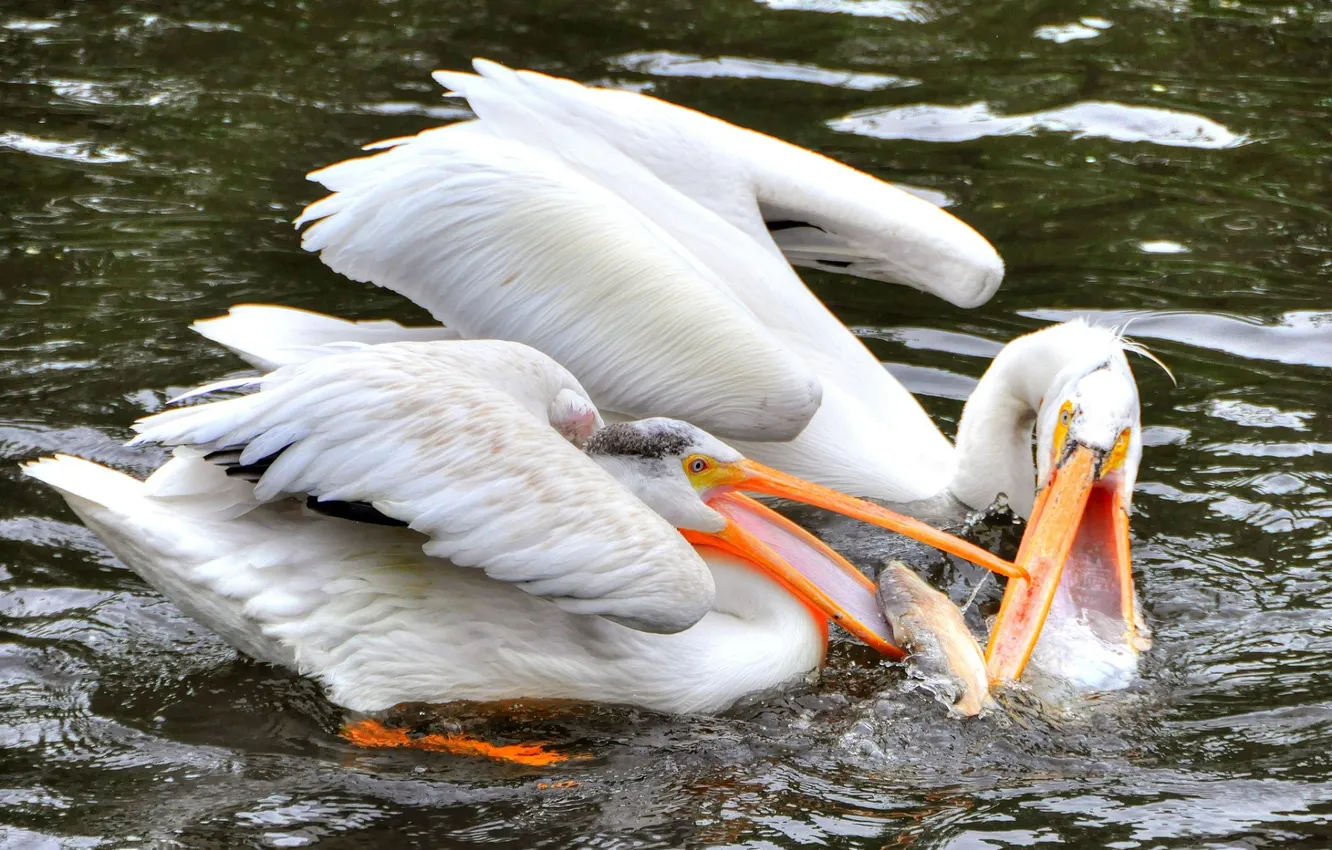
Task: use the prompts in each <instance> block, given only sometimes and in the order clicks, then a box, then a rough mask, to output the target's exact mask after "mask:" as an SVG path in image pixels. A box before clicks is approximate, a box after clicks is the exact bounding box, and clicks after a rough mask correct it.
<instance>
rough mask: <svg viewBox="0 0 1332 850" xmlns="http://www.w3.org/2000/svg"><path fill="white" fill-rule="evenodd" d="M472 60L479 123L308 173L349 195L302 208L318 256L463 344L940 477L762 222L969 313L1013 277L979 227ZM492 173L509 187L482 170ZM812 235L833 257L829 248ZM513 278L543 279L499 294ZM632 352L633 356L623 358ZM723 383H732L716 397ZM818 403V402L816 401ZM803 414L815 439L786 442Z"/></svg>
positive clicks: (821, 474) (879, 485)
mask: <svg viewBox="0 0 1332 850" xmlns="http://www.w3.org/2000/svg"><path fill="white" fill-rule="evenodd" d="M477 70H478V71H479V72H480V73H479V75H471V74H459V73H440V74H437V75H436V76H437V78H438V79H440V80H441V81H442V82H444V83H446V84H447V85H449V86H450V87H452V88H453V89H455V90H457V91H459V92H460V93H462V94H464V95H466V97H467V98H468V101H469V103H470V104H471V105H472V106H473V108H474V109H475V110H476V111H477V113H478V115H479V116H480V118H479V120H477V121H472V122H466V123H463V124H457V125H452V126H449V127H444V128H439V129H435V130H429V131H426V132H424V133H421V134H419V135H417V136H415V137H411V138H407V139H393V140H388V141H386V142H382V143H378V144H376V145H373V146H371V147H372V148H374V149H376V150H380V151H381V152H379V153H376V154H375V155H373V156H370V157H366V158H362V159H355V160H349V161H347V162H343V163H339V164H337V165H334V166H330V167H328V168H325V169H323V170H321V171H318V172H315V173H314V174H313V175H311V176H312V178H313V179H315V180H318V181H319V182H321V183H323V184H324V185H325V186H326V187H327V188H329V189H330V190H331V191H333V192H334V194H332V195H330V196H329V197H328V198H325V199H324V200H322V201H319V202H317V203H315V204H312V205H311V206H310V207H309V208H308V209H307V211H306V212H305V214H304V215H302V216H301V218H300V219H298V224H301V223H308V222H311V221H315V222H316V223H315V224H314V225H313V226H312V227H310V228H309V229H308V230H307V231H306V237H305V246H306V247H307V248H308V249H310V250H316V251H320V252H321V256H322V258H323V259H324V261H325V262H326V263H328V264H329V265H330V266H331V267H332V268H334V269H335V270H337V271H339V272H342V273H344V274H347V275H348V276H350V277H353V278H355V279H357V280H369V281H373V282H375V283H378V284H381V285H384V286H388V287H389V288H392V289H394V290H395V291H398V292H402V293H404V294H406V295H408V296H409V297H411V298H413V299H414V300H416V301H417V302H418V303H421V304H423V305H424V306H426V307H427V308H428V309H430V310H431V311H432V312H433V313H434V314H435V315H436V316H437V317H439V318H441V319H442V320H444V321H445V323H446V324H448V325H449V326H450V328H452V329H454V330H457V331H459V332H460V333H462V335H463V336H468V337H473V336H501V337H505V338H512V339H519V340H521V341H523V342H526V343H528V344H531V345H533V346H535V347H537V348H540V349H541V350H543V351H546V352H547V353H549V354H551V355H552V356H553V357H555V358H556V359H557V360H558V361H560V362H561V363H563V364H564V365H565V366H566V367H568V368H569V369H570V370H571V371H573V372H574V374H576V375H578V376H579V378H580V380H582V381H583V383H584V385H585V386H587V387H588V389H589V391H590V392H591V393H592V396H593V398H594V399H596V401H597V402H598V404H599V405H600V406H601V407H602V408H603V409H604V410H607V411H614V412H617V413H621V414H624V415H627V416H631V417H642V416H650V415H668V416H673V417H679V418H683V419H687V420H689V421H691V422H695V423H697V424H699V425H700V426H702V427H704V428H707V429H708V430H710V431H713V432H715V433H717V434H718V435H720V436H722V437H725V438H727V439H730V440H732V441H742V443H741V445H739V446H738V447H739V448H741V449H742V450H743V451H744V452H745V453H746V454H748V455H751V456H753V457H756V458H758V459H760V460H763V461H765V462H767V463H770V464H772V465H774V466H778V467H780V468H783V469H786V470H788V471H790V472H793V473H795V474H797V475H800V476H802V477H805V478H808V479H810V480H814V481H819V482H820V483H824V484H827V485H829V486H833V487H838V488H840V489H844V490H847V491H848V492H853V493H856V494H859V495H867V496H874V497H877V498H881V499H885V500H889V501H894V502H910V501H914V500H917V499H922V498H926V497H928V496H930V495H933V494H935V493H937V492H939V491H940V490H941V489H942V488H943V487H944V486H945V485H946V484H947V482H948V480H949V478H950V476H951V473H952V464H951V452H950V448H949V446H948V443H947V440H945V439H944V437H943V436H942V435H941V434H940V433H939V432H938V430H937V429H936V428H935V427H934V426H933V424H932V423H931V422H930V420H929V418H928V417H927V416H926V414H925V412H924V410H923V409H922V408H921V407H920V405H919V403H918V402H917V401H916V400H915V399H914V398H912V396H911V395H910V394H909V393H908V392H906V390H905V389H904V388H903V387H902V386H901V385H900V384H899V383H898V382H897V381H896V380H895V379H893V378H892V376H891V375H889V374H888V373H887V372H886V371H885V370H884V369H883V367H882V364H880V363H879V362H878V361H877V360H876V359H875V358H874V357H873V356H872V355H871V354H870V353H869V352H868V350H866V349H865V347H864V346H863V345H862V344H861V343H860V341H859V340H857V339H856V338H855V336H854V335H852V334H851V333H850V331H848V330H847V329H846V328H845V327H844V326H843V325H842V324H841V323H840V322H839V321H838V320H837V319H836V317H835V316H833V315H832V313H830V312H829V311H828V310H827V308H826V307H824V306H823V305H822V304H821V303H820V302H819V301H818V299H817V298H815V297H814V296H813V294H812V293H810V292H809V290H808V289H807V288H806V287H805V286H804V284H803V283H802V282H801V281H800V279H799V277H797V276H796V274H795V272H794V271H793V270H792V269H791V267H790V266H789V265H788V264H787V262H786V261H785V259H784V258H783V255H782V253H781V252H780V251H779V250H778V244H777V243H775V242H774V241H773V238H772V236H770V235H769V229H768V228H769V226H771V227H772V228H773V229H774V232H775V235H776V236H777V239H778V242H780V243H781V244H782V245H783V246H785V247H786V248H787V249H788V256H789V257H790V258H792V259H794V260H796V261H798V262H804V263H805V264H808V265H816V266H818V267H820V268H826V269H831V270H837V271H844V272H848V273H851V274H858V275H861V276H866V277H875V278H878V279H883V280H893V281H896V282H903V283H907V284H909V285H912V286H916V287H918V288H922V289H926V290H927V291H934V292H936V293H938V294H941V295H943V296H944V297H947V298H950V299H951V300H954V301H955V302H958V303H966V304H973V303H979V302H980V301H983V300H985V299H987V298H989V296H990V295H991V294H992V293H993V291H994V289H995V287H997V286H998V284H999V281H1000V280H1001V279H1002V263H1001V262H1000V261H999V259H998V256H997V255H996V254H995V253H994V250H993V248H991V247H990V246H989V245H988V243H986V242H985V240H984V239H982V238H981V237H980V236H979V235H977V234H976V233H975V231H973V230H971V228H969V227H967V226H966V225H965V224H963V223H962V222H960V221H958V220H957V219H955V218H953V217H952V216H950V215H948V214H947V213H945V212H943V211H941V210H939V209H937V208H935V207H933V206H931V205H930V204H928V203H926V202H924V201H921V200H919V199H918V198H915V197H913V196H911V195H909V194H907V193H904V192H901V191H900V190H898V189H895V188H894V187H891V186H889V185H887V184H885V183H883V182H881V181H878V180H875V179H874V178H871V177H869V176H868V175H865V174H862V173H860V172H857V171H855V170H854V169H850V168H848V167H846V166H844V165H841V164H839V163H835V162H833V161H831V160H828V159H826V158H824V157H821V156H818V155H817V154H814V153H811V152H809V151H805V150H802V149H799V148H796V147H794V146H791V145H788V144H786V143H784V142H781V141H778V140H776V139H772V138H769V137H767V136H763V135H762V134H758V133H754V132H752V131H749V130H744V129H742V128H739V127H735V126H733V125H730V124H727V123H725V122H722V121H719V120H717V119H714V118H711V117H709V116H705V115H701V114H699V113H696V112H693V111H692V110H688V109H684V108H682V107H678V106H674V105H671V104H667V103H664V102H662V101H658V100H655V99H653V98H647V97H644V96H641V95H636V94H630V93H626V92H614V91H604V90H599V89H589V88H585V87H583V86H580V85H578V84H576V83H573V82H571V81H568V80H558V79H554V78H550V77H546V76H543V75H540V74H533V73H529V72H513V71H510V70H509V69H506V68H503V67H501V66H498V65H495V64H494V63H488V62H483V61H478V62H477ZM384 148H387V150H383V149H384ZM490 180H493V181H494V182H496V183H497V184H502V189H501V190H499V192H498V194H496V193H495V192H493V191H492V190H490V189H489V188H485V189H482V188H480V186H481V185H482V183H478V182H477V181H483V182H484V181H490ZM484 185H485V186H487V187H488V186H489V183H488V182H485V183H484ZM481 193H484V196H483V198H482V199H481V200H478V195H479V194H481ZM589 205H590V207H591V213H588V214H586V215H585V213H587V212H588V208H589ZM604 213H609V215H603V214H604ZM816 244H817V245H820V246H822V248H821V250H823V253H822V254H821V255H820V257H821V258H822V260H824V261H826V262H815V261H814V260H813V259H812V258H813V257H814V254H811V253H810V251H812V250H813V247H812V246H814V245H816ZM792 246H795V247H792ZM630 257H631V258H632V259H630ZM667 268H669V269H673V270H675V272H674V273H671V274H669V275H666V274H664V273H663V274H660V275H659V274H657V273H656V272H655V271H653V272H649V271H648V270H660V269H667ZM681 269H685V270H684V271H681ZM515 275H516V277H514V276H515ZM510 278H513V279H514V280H516V281H518V282H519V283H525V282H528V281H533V280H535V281H544V282H546V285H544V286H540V287H537V288H536V291H535V292H532V291H529V290H528V289H527V288H525V286H511V285H510V284H504V285H503V286H500V284H502V283H504V281H507V280H510ZM658 284H659V286H658ZM720 301H725V302H729V303H728V304H726V305H725V306H719V302H720ZM709 329H715V332H711V331H710V330H709ZM719 338H724V340H725V341H724V342H717V340H718V339H719ZM774 342H775V343H776V344H777V346H778V349H779V351H778V352H774V350H773V348H772V343H774ZM626 343H630V344H631V350H630V351H628V352H627V353H628V355H629V356H628V357H624V356H617V355H619V354H621V353H623V352H622V349H623V347H624V345H625V344H626ZM612 352H613V353H612ZM607 354H609V355H610V356H606V355H607ZM611 363H613V364H614V365H613V366H611V365H610V364H611ZM793 363H794V364H796V365H794V366H793V365H792V364H793ZM782 369H785V370H788V371H786V372H785V376H786V380H787V381H788V382H789V383H787V384H785V385H783V384H782V383H781V380H782V379H781V377H780V375H781V374H782V373H781V371H780V370H782ZM807 379H814V380H816V383H815V384H814V385H813V387H814V389H813V390H812V393H813V394H812V396H807V395H804V393H805V392H806V391H807V390H808V389H809V387H808V386H807V385H806V384H804V383H803V382H804V381H805V380H807ZM719 383H726V384H728V385H729V386H731V388H732V389H731V397H730V398H728V400H727V403H726V404H725V405H724V406H722V407H718V406H717V399H718V395H717V394H716V393H715V392H714V389H715V387H716V385H717V384H719ZM736 387H740V388H742V389H743V391H742V392H741V393H740V394H738V395H737V394H736V393H735V388H736ZM775 388H780V390H778V389H775ZM760 396H767V398H766V399H764V398H760ZM774 397H779V398H780V399H781V400H782V404H781V406H777V407H774V404H773V398H774ZM802 398H813V399H815V403H816V404H817V400H818V399H819V398H821V400H822V405H821V407H819V409H818V412H817V413H814V412H813V409H812V408H801V407H800V406H799V401H800V400H801V399H802ZM742 407H743V409H741V408H742ZM801 413H804V414H806V415H805V418H803V419H801V418H800V414H801ZM778 415H780V417H781V418H782V423H783V424H781V425H778V424H777V423H774V422H773V421H772V417H774V416H778ZM809 415H812V416H813V424H811V425H810V426H809V430H808V433H807V434H801V435H800V436H799V437H796V439H794V440H790V437H792V436H793V435H794V433H795V432H796V431H798V430H799V429H800V428H803V427H805V425H806V423H808V422H809V421H810V419H809ZM792 425H795V427H794V428H792V427H791V426H792ZM903 442H905V443H908V444H909V445H910V446H911V447H912V451H909V452H904V451H900V450H898V449H899V447H900V445H901V444H902V443H903Z"/></svg>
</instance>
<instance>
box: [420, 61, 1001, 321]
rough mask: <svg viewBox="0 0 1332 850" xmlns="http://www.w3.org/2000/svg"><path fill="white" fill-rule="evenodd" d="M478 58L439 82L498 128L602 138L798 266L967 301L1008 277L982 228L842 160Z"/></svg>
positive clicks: (975, 301)
mask: <svg viewBox="0 0 1332 850" xmlns="http://www.w3.org/2000/svg"><path fill="white" fill-rule="evenodd" d="M473 64H474V67H475V69H476V71H477V74H476V75H472V74H465V73H459V72H447V71H439V72H436V73H435V79H436V80H437V81H438V82H439V83H440V84H441V85H444V86H445V87H447V88H449V89H451V90H453V91H455V92H457V93H459V94H461V95H463V96H464V97H466V98H467V101H468V105H469V106H471V107H472V109H473V110H474V111H475V112H476V113H477V114H478V115H479V116H481V119H482V121H483V122H485V123H493V124H495V125H497V126H499V127H501V129H500V130H499V135H501V136H503V137H506V138H515V137H516V136H514V135H512V134H514V133H515V132H521V131H525V130H527V129H530V128H532V127H537V126H540V127H542V128H543V130H547V131H549V132H551V133H563V132H566V131H572V132H573V133H576V134H578V135H581V136H584V137H593V136H595V137H598V138H601V139H603V140H605V142H606V143H607V144H609V145H611V146H613V147H615V148H618V149H619V150H620V151H622V152H623V153H624V154H626V155H627V156H628V158H629V159H631V160H633V161H635V162H638V163H640V164H642V165H643V166H645V167H646V168H648V169H649V170H651V171H652V173H654V174H655V175H656V176H657V177H658V178H660V179H661V180H662V181H663V182H664V183H666V184H668V185H670V186H673V187H674V188H676V189H678V190H679V191H681V192H683V193H684V194H685V195H687V196H688V197H690V198H692V199H693V200H694V201H696V202H697V203H699V204H701V205H703V206H705V207H707V208H708V209H710V210H712V211H713V212H715V213H716V214H717V215H719V216H720V217H721V218H723V219H725V220H727V221H729V222H730V223H732V224H733V225H735V226H736V227H738V228H740V229H741V230H742V231H744V232H745V233H746V234H747V235H748V236H749V237H750V238H751V239H752V240H754V241H755V242H757V243H759V244H762V245H767V246H770V250H774V251H775V250H778V249H780V250H782V251H783V252H784V253H785V254H786V257H787V259H788V260H790V261H791V262H792V263H794V264H796V265H808V266H812V267H815V268H822V269H825V270H830V271H844V272H846V273H848V274H855V275H859V276H861V277H869V278H874V279H879V280H887V281H891V282H896V283H904V284H907V285H909V286H912V287H915V288H918V289H922V290H924V291H927V292H932V293H934V294H936V295H938V296H940V297H942V298H945V299H947V300H949V301H951V302H953V303H954V304H958V305H959V306H966V307H974V306H977V305H979V304H982V303H984V302H985V301H986V300H988V299H989V298H990V297H991V296H992V295H993V294H994V292H995V290H996V289H997V288H998V286H999V284H1000V282H1001V281H1002V279H1003V262H1002V261H1001V260H1000V259H999V255H998V254H997V253H996V252H995V250H994V248H993V247H992V246H991V245H990V244H989V243H988V242H987V241H985V239H984V238H983V237H981V236H980V235H979V234H978V233H976V231H974V230H972V229H971V228H970V227H968V226H967V225H966V224H964V223H962V222H961V221H959V220H958V219H957V218H955V217H953V216H951V215H949V214H948V213H946V212H944V211H943V210H941V209H939V208H938V207H935V206H934V205H933V204H930V203H929V202H927V201H924V200H921V199H920V198H917V197H915V196H913V195H910V194H909V193H907V192H903V191H902V190H900V189H897V188H896V187H894V186H891V185H889V184H887V183H884V182H883V181H881V180H877V179H875V178H873V177H871V176H869V175H868V174H865V173H863V172H860V171H857V170H855V169H853V168H850V167H848V166H846V165H843V164H842V163H839V162H836V161H834V160H831V159H828V158H827V157H824V156H820V155H819V154H816V153H813V152H811V151H808V150H805V149H803V148H799V147H796V146H795V145H791V144H788V143H787V142H783V141H781V140H779V139H774V138H772V137H771V136H766V135H764V134H762V133H757V132H754V131H752V130H747V129H745V128H742V127H737V126H735V125H734V124H729V123H727V122H725V121H722V120H720V119H717V118H714V117H712V116H709V115H704V114H702V113H700V112H695V111H694V110H691V109H687V108H685V107H682V106H677V105H675V104H671V103H667V102H665V101H661V100H657V99H656V98H653V97H649V96H647V95H643V94H638V93H635V92H627V91H618V90H610V89H598V88H589V87H586V86H582V85H579V84H578V83H575V82H573V81H571V80H562V79H557V78H554V77H548V76H545V75H544V74H538V73H535V72H532V71H513V70H510V69H508V68H505V67H504V66H502V65H499V64H497V63H495V62H490V61H487V60H484V59H478V60H476V61H475V62H474V63H473ZM556 128H558V129H556ZM561 153H562V155H565V156H569V155H571V153H572V152H571V150H570V149H569V148H564V149H562V150H561ZM588 158H589V160H590V158H591V157H590V156H589V157H588ZM776 221H786V222H805V223H808V224H810V225H813V226H814V227H799V228H788V229H785V230H780V231H777V233H776V236H777V240H776V243H775V244H774V242H773V239H772V237H771V236H770V235H769V231H768V225H767V222H776ZM820 259H833V260H837V261H841V262H851V263H852V266H850V267H847V268H844V269H838V268H836V267H831V266H828V265H826V264H822V263H820V262H819V260H820Z"/></svg>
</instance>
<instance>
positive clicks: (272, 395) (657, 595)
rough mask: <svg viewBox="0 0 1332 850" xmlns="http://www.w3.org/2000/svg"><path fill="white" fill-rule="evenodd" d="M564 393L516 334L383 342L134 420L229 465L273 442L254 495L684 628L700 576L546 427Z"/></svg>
mask: <svg viewBox="0 0 1332 850" xmlns="http://www.w3.org/2000/svg"><path fill="white" fill-rule="evenodd" d="M562 393H565V394H567V393H573V394H576V395H577V396H580V397H582V398H583V399H586V396H585V395H583V389H582V387H581V386H579V384H578V382H577V381H576V380H574V378H573V376H571V375H570V374H569V373H568V372H566V371H565V370H564V369H562V368H561V367H560V366H559V365H558V364H556V363H555V362H554V361H552V360H550V358H548V357H546V356H545V355H542V354H540V353H539V352H536V351H534V350H532V349H530V348H527V347H526V346H522V345H517V344H513V343H506V342H499V341H492V340H469V341H457V342H432V343H390V344H384V345H378V346H370V347H363V348H361V349H360V350H357V351H353V352H350V353H335V354H330V355H328V356H326V357H322V358H317V359H313V360H310V361H308V362H306V363H303V364H300V365H297V366H291V367H285V368H282V369H279V370H278V371H276V372H273V373H271V374H269V375H266V376H264V377H263V378H262V379H260V383H259V391H258V392H255V393H252V394H249V395H244V396H241V397H239V398H233V399H228V400H225V401H217V402H212V403H210V404H203V405H197V406H194V407H186V408H182V409H177V410H169V411H167V412H165V413H159V414H157V415H155V416H152V417H149V418H148V419H145V420H143V421H141V422H139V423H138V424H137V425H136V426H135V430H137V431H138V432H139V436H138V437H137V438H136V442H140V441H150V442H156V443H163V444H166V445H173V446H175V445H188V446H193V447H197V448H205V449H210V450H222V449H229V448H240V449H242V450H241V452H240V456H239V463H240V464H242V465H253V464H256V463H258V462H259V461H262V460H264V459H265V458H268V457H269V456H271V455H275V454H276V455H277V456H276V457H275V458H274V459H273V460H272V461H271V465H270V466H269V467H268V468H267V470H266V471H264V472H263V475H262V477H261V478H260V479H259V481H258V483H257V484H256V486H255V488H254V495H255V498H257V499H259V500H260V501H271V500H274V499H280V498H283V497H287V496H289V495H291V494H307V493H308V494H311V495H313V496H315V497H317V498H318V499H320V500H336V501H345V502H364V503H368V504H370V505H372V506H373V507H374V508H376V509H377V510H379V511H380V512H382V513H383V514H385V515H387V516H389V517H391V518H393V519H396V520H400V521H402V522H405V523H407V524H409V525H410V526H411V527H412V528H413V529H415V530H416V531H419V532H421V533H423V534H425V535H426V536H427V537H428V538H429V540H428V541H427V542H426V543H425V544H424V551H425V553H426V554H427V555H430V556H432V557H435V558H444V559H447V560H449V561H450V562H452V563H453V564H456V565H458V566H463V567H479V568H481V569H483V570H485V572H486V574H487V575H488V576H490V577H491V578H494V579H498V580H501V581H507V582H513V583H515V584H517V585H518V586H520V587H522V588H523V589H524V590H526V591H527V592H528V593H531V594H534V595H536V596H543V597H547V598H549V599H551V600H552V601H554V602H555V603H556V604H557V605H559V606H560V607H562V608H564V609H565V610H568V611H571V612H574V613H579V614H599V615H602V616H606V617H610V618H612V619H615V620H618V621H620V622H623V623H626V624H629V625H632V626H633V627H635V628H639V629H645V630H648V631H659V632H676V631H681V630H683V629H686V628H688V627H689V626H691V625H693V624H694V623H695V622H697V621H698V620H699V618H701V617H702V616H703V614H704V613H705V612H706V611H707V610H708V607H709V606H710V605H711V603H712V593H713V588H712V582H711V577H710V576H709V575H708V572H707V570H706V569H705V568H704V566H703V564H702V562H701V561H700V560H699V559H698V557H697V556H696V555H695V554H694V551H693V549H692V547H690V546H689V545H688V544H687V543H685V541H684V539H683V538H681V537H680V535H679V534H678V533H677V532H676V531H675V529H674V528H672V527H671V526H670V525H669V524H667V522H666V521H665V520H663V519H662V518H661V517H660V516H658V515H657V514H656V513H654V512H653V511H652V510H651V509H649V508H648V507H647V506H646V505H644V504H643V503H642V502H640V501H639V500H638V499H636V498H634V497H633V496H632V495H631V494H630V493H629V492H628V491H627V490H625V489H624V488H623V487H622V486H620V485H619V484H618V483H617V482H616V481H615V479H613V478H612V477H611V476H610V475H609V474H607V473H606V472H604V471H603V470H601V469H600V468H599V467H597V466H596V465H595V464H593V463H591V462H589V461H588V459H587V458H586V457H585V456H584V455H583V454H582V452H580V451H579V450H578V449H577V448H575V447H574V446H573V445H572V444H570V443H569V442H568V441H567V440H565V439H562V438H561V437H560V435H559V434H558V433H557V432H556V430H553V429H552V426H555V427H556V428H558V427H559V426H560V424H561V423H560V422H558V421H552V418H551V409H552V406H555V405H556V402H557V400H561V394H562ZM564 406H565V405H564V403H561V404H560V405H559V407H560V408H561V410H563V408H564ZM587 408H589V409H591V410H592V411H594V415H595V408H593V407H592V406H591V403H590V402H587ZM279 452H280V454H279Z"/></svg>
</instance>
